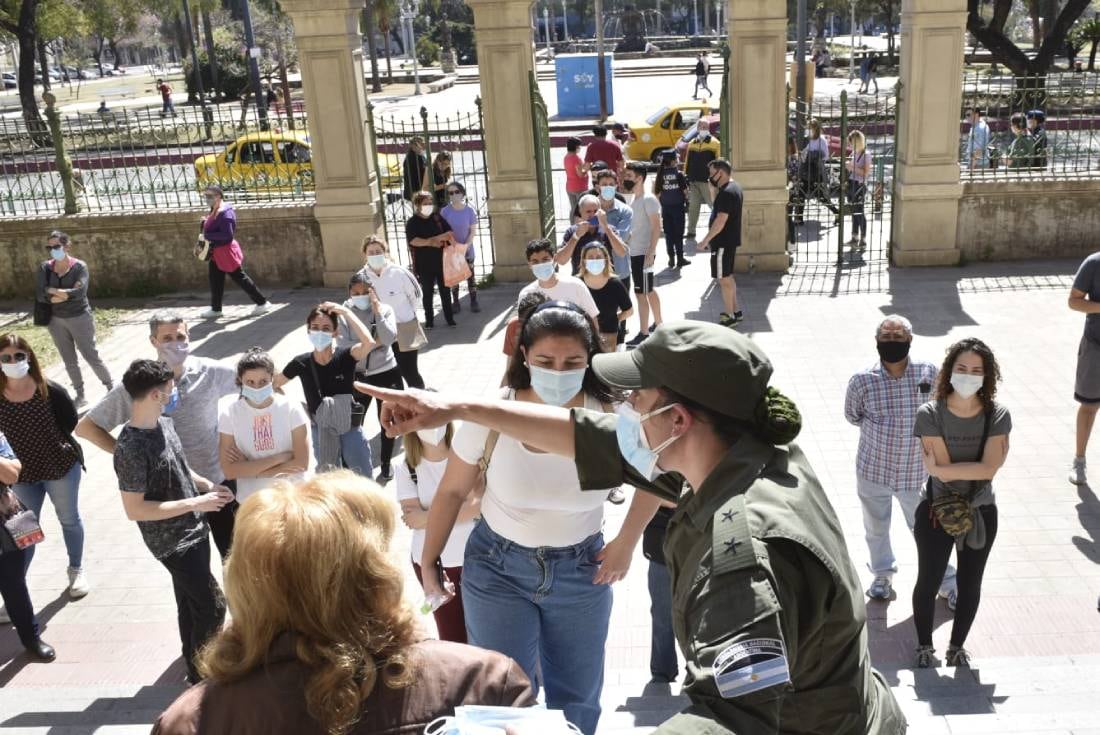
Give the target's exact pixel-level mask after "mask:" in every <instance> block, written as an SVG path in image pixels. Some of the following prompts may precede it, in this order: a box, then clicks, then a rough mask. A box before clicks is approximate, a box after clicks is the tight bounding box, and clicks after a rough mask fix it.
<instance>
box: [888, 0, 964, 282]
mask: <svg viewBox="0 0 1100 735" xmlns="http://www.w3.org/2000/svg"><path fill="white" fill-rule="evenodd" d="M965 29H966V1H965V0H904V1H903V3H902V9H901V85H902V86H901V101H900V102H899V106H900V114H899V115H898V119H899V125H898V130H897V131H896V134H895V140H896V144H897V171H896V172H895V174H894V175H895V176H896V177H897V178H896V180H895V190H894V191H895V195H894V196H895V198H894V227H893V231H894V234H893V243H892V246H891V247H892V249H893V261H894V263H895V264H896V265H900V266H913V265H955V264H957V263H958V262H959V248H958V243H957V242H956V229H957V227H958V219H959V198H960V197H961V196H962V190H963V187H962V183H961V182H960V181H959V120H960V119H961V115H962V66H963V43H964V32H965Z"/></svg>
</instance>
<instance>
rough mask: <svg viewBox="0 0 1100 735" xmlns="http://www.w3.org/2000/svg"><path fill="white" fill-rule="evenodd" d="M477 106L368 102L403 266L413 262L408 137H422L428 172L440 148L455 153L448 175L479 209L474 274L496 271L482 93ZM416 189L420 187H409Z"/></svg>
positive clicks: (390, 238)
mask: <svg viewBox="0 0 1100 735" xmlns="http://www.w3.org/2000/svg"><path fill="white" fill-rule="evenodd" d="M475 105H476V109H474V110H470V111H466V112H457V113H455V114H454V115H453V116H451V117H440V116H439V115H438V114H435V113H429V112H428V110H427V108H424V107H421V108H420V111H419V112H416V111H415V110H411V109H407V108H406V109H399V110H395V111H387V112H385V113H378V112H376V111H375V110H374V107H373V105H369V104H368V106H367V110H368V118H367V119H368V133H369V135H370V142H371V144H372V148H373V150H374V152H375V156H376V157H375V163H376V165H377V171H378V187H379V195H380V197H381V201H382V207H383V217H382V222H383V226H384V228H385V234H386V239H387V242H388V243H389V245H390V253H391V254H392V255H393V256H394V257H395V258H396V259H397V261H398V262H399V263H401V264H402V265H409V264H410V263H411V261H412V255H411V252H410V249H409V247H408V242H407V238H406V237H405V224H406V223H407V222H408V221H409V219H410V218H411V217H412V216H413V207H412V203H411V202H410V201H409V200H408V199H406V198H405V179H404V173H405V170H404V162H405V157H406V156H407V155H408V153H409V141H410V140H411V139H412V138H413V137H420V138H422V139H423V140H424V141H425V143H426V146H427V155H428V160H429V171H428V176H429V177H431V176H432V175H433V173H432V170H431V168H430V166H431V163H430V162H431V161H433V160H434V159H435V156H436V154H437V153H439V152H440V151H447V152H448V153H450V154H451V173H450V180H452V181H457V182H459V183H461V184H462V186H463V187H464V188H465V189H466V204H467V206H469V207H471V208H473V210H474V212H475V213H476V214H477V232H476V234H475V235H474V249H475V251H476V254H475V259H474V274H475V275H477V276H479V277H481V276H485V275H488V274H489V273H491V272H492V270H493V264H494V262H495V260H494V256H493V239H492V222H491V221H490V219H489V208H488V199H489V176H488V166H487V165H486V162H485V136H484V126H483V119H482V112H481V98H480V97H478V98H477V99H476V100H475ZM411 188H412V189H413V190H415V189H419V188H420V187H419V186H415V187H411Z"/></svg>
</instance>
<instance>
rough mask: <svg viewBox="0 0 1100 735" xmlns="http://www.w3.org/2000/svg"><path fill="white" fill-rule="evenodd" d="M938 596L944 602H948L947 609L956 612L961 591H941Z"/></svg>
mask: <svg viewBox="0 0 1100 735" xmlns="http://www.w3.org/2000/svg"><path fill="white" fill-rule="evenodd" d="M936 596H937V597H940V598H942V599H944V600H947V609H948V610H950V611H951V612H955V607H956V606H958V604H959V591H958V589H951V590H948V591H947V592H943V591H942V590H941V591H940V592H938V593H936Z"/></svg>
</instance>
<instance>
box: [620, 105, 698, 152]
mask: <svg viewBox="0 0 1100 735" xmlns="http://www.w3.org/2000/svg"><path fill="white" fill-rule="evenodd" d="M717 112H718V110H717V108H714V107H711V105H710V103H709V102H708V101H707V100H693V101H691V102H681V103H679V104H674V105H669V106H667V107H662V108H661V109H659V110H657V111H656V112H654V113H653V114H652V115H650V116H649V117H647V118H646V119H645V120H643V121H639V122H636V123H635V122H632V123H630V124H629V128H630V141H629V142H628V143H627V144H626V155H627V157H628V158H630V159H632V160H634V161H653V162H659V161H660V160H661V153H662V152H663V151H666V150H675V148H676V143H677V142H678V141H679V140H680V136H681V135H683V134H684V131H686V130H689V129H690V128H692V127H694V126H695V124H696V123H697V122H699V118H701V117H710V116H711V115H713V114H715V113H717Z"/></svg>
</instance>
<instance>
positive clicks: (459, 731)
mask: <svg viewBox="0 0 1100 735" xmlns="http://www.w3.org/2000/svg"><path fill="white" fill-rule="evenodd" d="M507 726H512V727H514V728H515V729H516V730H517V731H518V732H524V733H528V732H538V733H544V734H545V735H568V734H569V733H579V732H580V730H578V729H577V728H576V726H575V725H573V724H571V723H570V722H568V721H566V719H565V713H564V712H562V711H561V710H554V709H546V707H545V706H544V705H541V704H539V705H535V706H534V707H494V706H490V705H459V706H457V707H455V713H454V716H453V717H440V718H439V719H437V720H433V721H431V722H429V723H428V726H427V727H426V728H425V729H424V735H502V733H504V732H505V727H507Z"/></svg>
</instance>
